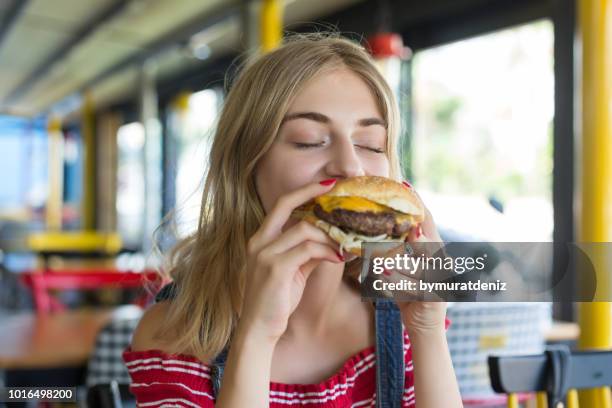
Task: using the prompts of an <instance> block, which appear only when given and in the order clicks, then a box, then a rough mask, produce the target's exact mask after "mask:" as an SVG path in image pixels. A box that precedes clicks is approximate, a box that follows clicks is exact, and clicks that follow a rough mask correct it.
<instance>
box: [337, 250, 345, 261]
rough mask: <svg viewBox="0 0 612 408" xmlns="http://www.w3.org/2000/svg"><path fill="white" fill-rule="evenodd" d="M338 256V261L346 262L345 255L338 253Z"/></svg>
mask: <svg viewBox="0 0 612 408" xmlns="http://www.w3.org/2000/svg"><path fill="white" fill-rule="evenodd" d="M336 255H337V256H338V259H340V260H341V261H344V259H345V258H344V255H342V254H341V253H340V252H338V251H336Z"/></svg>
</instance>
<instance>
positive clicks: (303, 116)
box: [281, 112, 387, 129]
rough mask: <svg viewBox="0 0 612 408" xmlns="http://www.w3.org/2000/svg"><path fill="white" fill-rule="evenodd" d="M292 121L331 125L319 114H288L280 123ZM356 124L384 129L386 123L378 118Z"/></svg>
mask: <svg viewBox="0 0 612 408" xmlns="http://www.w3.org/2000/svg"><path fill="white" fill-rule="evenodd" d="M294 119H308V120H313V121H315V122H319V123H325V124H329V123H331V119H330V118H329V117H327V116H325V115H324V114H322V113H319V112H296V113H290V114H287V115H285V117H284V118H283V121H282V123H285V122H289V121H290V120H294ZM282 123H281V124H282ZM357 124H358V125H359V126H364V127H365V126H371V125H380V126H382V127H384V128H385V129H386V128H387V122H386V121H384V120H382V119H379V118H365V119H359V120H358V121H357Z"/></svg>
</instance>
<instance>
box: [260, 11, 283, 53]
mask: <svg viewBox="0 0 612 408" xmlns="http://www.w3.org/2000/svg"><path fill="white" fill-rule="evenodd" d="M260 36H261V49H262V52H268V51H271V50H273V49H274V48H276V47H278V46H279V45H280V43H281V42H282V39H283V10H282V0H263V4H262V6H261V20H260Z"/></svg>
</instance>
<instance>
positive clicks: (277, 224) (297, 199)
mask: <svg viewBox="0 0 612 408" xmlns="http://www.w3.org/2000/svg"><path fill="white" fill-rule="evenodd" d="M330 180H334V179H330ZM334 184H335V181H334V182H332V183H331V184H321V183H311V184H308V185H306V186H304V187H301V188H299V189H297V190H295V191H292V192H291V193H289V194H286V195H284V196H282V197H281V198H279V199H278V201H277V202H276V204H275V206H274V208H272V210H271V211H270V213H269V214H268V215H267V217H266V218H265V219H264V222H263V224H262V225H261V228H260V241H261V242H263V243H267V242H269V241H270V240H272V239H273V238H274V237H276V236H278V235H279V234H280V232H281V230H282V227H283V225H285V223H286V222H287V220H288V219H289V217H290V216H291V212H292V211H293V210H295V209H296V208H297V207H299V206H300V205H302V204H304V203H306V202H307V201H309V200H312V199H313V198H315V197H317V196H319V195H321V194H324V193H326V192H328V191H329V190H331V189H332V187H333V185H334Z"/></svg>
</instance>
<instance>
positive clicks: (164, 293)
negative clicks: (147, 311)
mask: <svg viewBox="0 0 612 408" xmlns="http://www.w3.org/2000/svg"><path fill="white" fill-rule="evenodd" d="M175 295H176V285H175V284H174V282H170V283H168V284H167V285H166V286H164V287H163V288H161V289H160V291H159V292H157V295H155V302H156V303H157V302H161V301H163V300H169V299H174V297H175Z"/></svg>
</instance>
